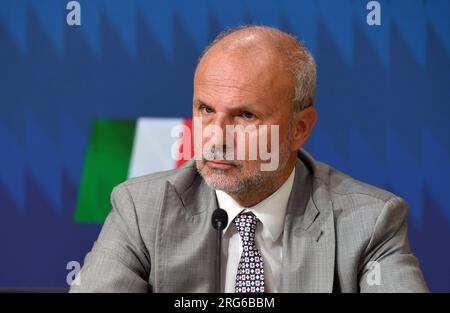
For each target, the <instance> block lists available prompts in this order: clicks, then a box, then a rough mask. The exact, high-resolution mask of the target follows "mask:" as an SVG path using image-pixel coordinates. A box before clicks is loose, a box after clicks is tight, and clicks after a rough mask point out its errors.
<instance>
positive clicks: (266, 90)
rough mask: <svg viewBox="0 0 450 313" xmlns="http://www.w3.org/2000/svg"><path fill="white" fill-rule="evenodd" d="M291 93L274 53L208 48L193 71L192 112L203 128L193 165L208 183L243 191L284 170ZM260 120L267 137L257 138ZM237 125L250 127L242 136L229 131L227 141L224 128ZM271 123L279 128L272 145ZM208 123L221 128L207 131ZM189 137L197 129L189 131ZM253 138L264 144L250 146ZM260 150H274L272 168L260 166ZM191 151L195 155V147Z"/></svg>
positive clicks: (289, 80) (287, 151) (264, 182)
mask: <svg viewBox="0 0 450 313" xmlns="http://www.w3.org/2000/svg"><path fill="white" fill-rule="evenodd" d="M213 49H214V48H213ZM291 96H292V82H291V75H289V74H288V73H286V72H285V71H283V70H282V65H281V63H280V61H279V59H278V58H277V57H276V56H275V55H274V54H271V53H268V52H267V51H264V50H262V49H255V51H254V52H248V51H246V52H244V53H243V52H240V51H221V50H219V49H216V50H212V51H211V50H210V52H209V53H208V54H207V55H206V56H205V57H204V58H203V60H202V61H201V62H200V64H199V66H198V68H197V71H196V74H195V78H194V97H193V115H194V119H195V118H201V128H202V134H201V136H202V138H201V146H202V151H201V153H203V155H202V158H201V159H200V160H197V161H196V165H197V168H198V170H199V172H200V174H201V175H202V176H203V177H204V179H205V180H206V181H207V183H208V184H209V185H210V186H211V187H213V188H215V189H219V190H223V191H225V192H229V193H242V192H246V191H250V190H252V189H254V188H255V187H261V188H262V187H263V186H264V185H265V184H266V185H267V184H270V182H271V181H274V180H276V178H278V177H279V176H281V175H282V174H283V173H284V171H285V170H286V165H287V162H288V160H289V158H290V157H291V155H292V153H293V152H292V151H291V147H290V142H289V137H290V128H291V127H290V125H291V121H292V113H291V110H292V103H291V101H290V97H291ZM261 125H267V128H266V129H267V136H266V137H267V140H266V141H259V140H260V138H261V135H262V133H261V131H260V130H261V129H262V127H261ZM236 126H239V127H242V128H245V129H247V130H250V132H248V133H247V134H246V136H245V137H244V138H243V137H240V136H231V138H232V140H229V139H230V137H229V136H230V132H229V129H230V128H229V127H236ZM273 126H275V127H278V134H279V146H278V144H277V143H276V142H275V144H276V146H273V144H272V143H273V142H272V140H271V138H272V135H273V134H272V132H273V131H276V130H275V128H274V127H273ZM212 127H216V129H217V128H218V129H219V130H221V132H219V133H217V132H214V131H210V130H211V129H213V128H212ZM227 127H228V135H229V136H228V138H227ZM252 129H253V130H255V129H256V130H257V131H251V130H252ZM194 136H200V134H198V132H196V131H195V130H194ZM254 139H256V140H254ZM255 142H259V143H260V144H261V143H262V144H263V145H266V146H265V147H262V146H258V144H257V145H256V146H255ZM244 147H245V149H244V151H245V158H244V160H242V159H241V158H238V156H237V151H238V149H240V151H242V148H244ZM255 148H256V150H257V151H258V152H257V155H256V159H255V158H254V157H251V158H250V154H249V153H250V150H251V149H255ZM261 149H263V150H264V149H265V151H268V152H272V153H277V157H278V160H279V161H278V163H277V166H276V168H274V169H273V170H269V171H261V166H262V164H263V163H266V164H267V163H268V161H267V160H264V161H263V160H262V159H261V155H260V151H262V150H261ZM274 149H275V150H274ZM278 149H279V150H278ZM221 152H223V153H224V154H225V155H223V154H222V153H221ZM230 154H232V155H230ZM196 156H197V158H198V157H199V151H196ZM272 157H273V155H272ZM230 159H232V160H230Z"/></svg>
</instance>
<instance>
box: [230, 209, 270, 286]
mask: <svg viewBox="0 0 450 313" xmlns="http://www.w3.org/2000/svg"><path fill="white" fill-rule="evenodd" d="M234 223H235V224H236V227H237V230H238V232H239V235H240V236H241V241H242V248H243V249H242V255H241V260H240V261H239V267H238V272H237V275H236V286H235V292H238V293H241V292H264V290H265V287H264V263H263V258H262V256H261V255H260V254H259V251H258V249H257V248H256V244H255V231H256V225H257V223H258V219H257V218H256V216H255V215H254V214H253V213H242V214H239V215H238V216H236V218H235V219H234Z"/></svg>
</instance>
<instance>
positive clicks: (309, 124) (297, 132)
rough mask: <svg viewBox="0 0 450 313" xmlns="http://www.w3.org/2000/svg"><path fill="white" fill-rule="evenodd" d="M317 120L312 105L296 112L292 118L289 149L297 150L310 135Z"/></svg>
mask: <svg viewBox="0 0 450 313" xmlns="http://www.w3.org/2000/svg"><path fill="white" fill-rule="evenodd" d="M316 121H317V111H316V109H315V108H314V107H312V106H311V107H308V108H306V109H303V110H301V111H300V112H297V114H296V116H295V118H294V125H293V127H294V130H293V132H294V133H293V136H292V142H291V150H292V151H298V150H299V149H300V148H301V147H302V146H303V144H304V143H305V142H306V140H307V139H308V138H309V135H311V132H312V130H313V128H314V125H315V124H316Z"/></svg>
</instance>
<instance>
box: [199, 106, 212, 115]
mask: <svg viewBox="0 0 450 313" xmlns="http://www.w3.org/2000/svg"><path fill="white" fill-rule="evenodd" d="M200 110H201V111H202V112H203V113H206V114H211V113H213V112H214V111H213V109H211V108H209V107H202V108H200Z"/></svg>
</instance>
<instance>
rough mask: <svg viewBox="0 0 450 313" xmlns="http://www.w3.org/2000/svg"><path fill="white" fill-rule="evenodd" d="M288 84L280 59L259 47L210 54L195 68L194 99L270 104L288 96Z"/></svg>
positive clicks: (288, 80)
mask: <svg viewBox="0 0 450 313" xmlns="http://www.w3.org/2000/svg"><path fill="white" fill-rule="evenodd" d="M290 82H291V80H290V75H286V73H285V71H284V68H283V64H282V62H281V60H280V58H279V57H278V56H277V55H276V54H274V53H273V52H270V51H267V50H264V49H263V48H254V49H248V50H244V51H227V50H220V51H211V53H208V54H207V55H205V57H204V58H203V59H202V61H201V62H200V64H199V66H198V67H197V70H196V73H195V77H194V96H196V97H209V98H220V99H221V100H222V101H226V100H227V99H228V100H238V99H239V98H243V99H246V100H255V101H258V100H261V99H266V100H268V101H273V100H274V99H273V98H278V97H281V96H283V95H286V93H287V92H288V93H289V88H290V87H291V84H290Z"/></svg>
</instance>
